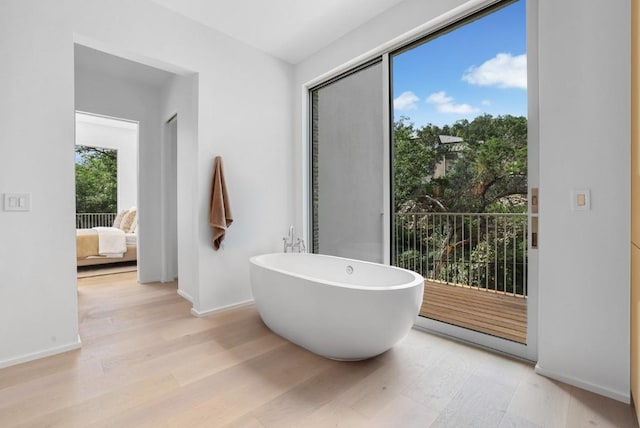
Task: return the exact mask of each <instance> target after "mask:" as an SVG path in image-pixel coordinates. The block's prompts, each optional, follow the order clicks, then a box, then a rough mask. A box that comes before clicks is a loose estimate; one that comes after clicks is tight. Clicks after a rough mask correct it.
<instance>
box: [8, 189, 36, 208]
mask: <svg viewBox="0 0 640 428" xmlns="http://www.w3.org/2000/svg"><path fill="white" fill-rule="evenodd" d="M4 210H5V211H31V194H30V193H5V194H4Z"/></svg>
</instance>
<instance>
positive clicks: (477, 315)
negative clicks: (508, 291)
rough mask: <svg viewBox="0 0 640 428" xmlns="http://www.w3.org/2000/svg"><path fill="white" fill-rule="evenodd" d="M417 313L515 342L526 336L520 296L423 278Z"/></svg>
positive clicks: (525, 315) (525, 309)
mask: <svg viewBox="0 0 640 428" xmlns="http://www.w3.org/2000/svg"><path fill="white" fill-rule="evenodd" d="M420 315H422V316H425V317H428V318H433V319H435V320H438V321H442V322H446V323H449V324H454V325H457V326H460V327H465V328H468V329H471V330H475V331H479V332H481V333H486V334H491V335H493V336H498V337H501V338H503V339H508V340H513V341H514V342H518V343H526V340H527V299H526V298H522V297H515V296H511V295H505V294H502V293H500V292H497V293H496V292H494V291H487V290H482V289H477V288H472V287H465V286H460V285H453V284H445V283H440V282H433V281H425V283H424V299H423V301H422V308H421V309H420Z"/></svg>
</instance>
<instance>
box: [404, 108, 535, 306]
mask: <svg viewBox="0 0 640 428" xmlns="http://www.w3.org/2000/svg"><path fill="white" fill-rule="evenodd" d="M393 170H394V177H393V178H394V208H395V212H396V215H395V227H394V231H395V236H394V239H395V245H394V252H395V254H394V260H395V262H396V264H397V265H399V266H404V267H408V268H411V269H414V270H416V271H419V272H420V273H422V275H424V276H425V277H428V278H431V279H437V280H442V281H447V282H452V283H460V284H466V285H472V286H477V287H487V288H495V289H498V290H502V291H506V292H511V293H516V294H526V285H525V284H526V257H527V241H526V237H527V231H526V226H527V219H526V215H525V214H526V211H527V120H526V118H524V117H514V116H498V117H492V116H490V115H482V116H479V117H477V118H476V119H474V120H473V121H471V122H469V121H467V120H462V121H458V122H456V123H454V124H453V125H451V126H443V127H438V126H435V125H427V126H424V127H422V128H419V129H416V128H415V127H414V126H413V124H411V123H409V122H408V120H407V119H406V118H401V119H400V120H399V121H398V122H396V123H395V125H394V165H393ZM459 213H465V215H461V214H459Z"/></svg>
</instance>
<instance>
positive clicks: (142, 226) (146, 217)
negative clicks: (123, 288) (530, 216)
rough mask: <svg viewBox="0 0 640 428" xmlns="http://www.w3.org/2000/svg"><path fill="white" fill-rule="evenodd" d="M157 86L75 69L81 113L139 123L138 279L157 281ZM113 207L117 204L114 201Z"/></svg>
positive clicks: (159, 270) (159, 94) (159, 93)
mask: <svg viewBox="0 0 640 428" xmlns="http://www.w3.org/2000/svg"><path fill="white" fill-rule="evenodd" d="M161 100H162V88H160V87H155V86H150V85H144V84H142V83H140V82H136V81H130V80H127V79H123V78H119V77H114V76H111V75H107V74H103V73H100V72H96V71H94V70H87V69H83V68H79V67H76V69H75V102H76V109H77V110H80V111H85V112H90V113H96V114H101V115H105V116H112V117H119V118H123V119H128V120H135V121H138V122H139V125H138V126H139V128H138V133H139V135H138V136H137V137H136V138H138V147H137V148H136V151H137V153H136V159H137V164H136V165H135V168H136V174H137V179H136V180H135V181H134V184H133V185H134V186H137V187H138V189H139V191H138V192H137V200H138V202H137V204H136V203H135V202H134V203H133V204H131V205H128V206H124V207H123V208H124V209H128V208H130V207H131V206H137V207H138V211H139V212H138V231H137V235H138V279H139V280H140V281H141V282H151V281H160V279H161V277H162V267H161V249H162V240H161V237H162V224H161V213H160V206H161V205H160V198H161V188H160V177H161V166H160V165H161V157H160V151H161V146H162V141H161V130H162V121H161V113H160V112H161ZM118 207H119V208H120V207H121V205H120V203H118Z"/></svg>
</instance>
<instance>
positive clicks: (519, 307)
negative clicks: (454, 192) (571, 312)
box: [393, 213, 527, 343]
mask: <svg viewBox="0 0 640 428" xmlns="http://www.w3.org/2000/svg"><path fill="white" fill-rule="evenodd" d="M394 231H395V243H394V248H393V263H394V264H395V265H396V266H399V267H403V268H406V269H411V270H414V271H416V272H418V273H420V274H421V275H422V276H424V278H425V289H424V299H423V303H422V308H421V311H420V315H421V316H425V317H428V318H432V319H436V320H438V321H442V322H446V323H449V324H454V325H458V326H461V327H465V328H469V329H472V330H476V331H480V332H482V333H486V334H491V335H494V336H498V337H501V338H504V339H508V340H512V341H515V342H519V343H525V342H526V325H527V215H526V214H513V213H508V214H491V213H477V214H469V213H407V214H396V216H395V224H394Z"/></svg>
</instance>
